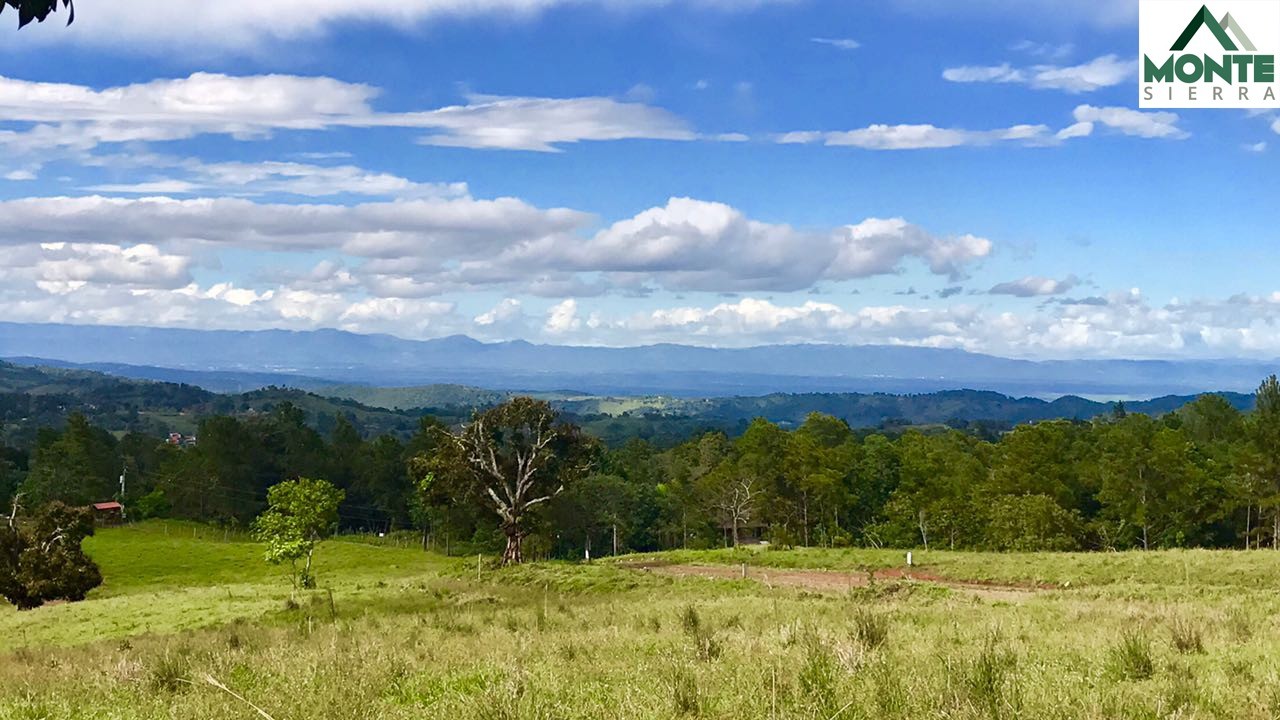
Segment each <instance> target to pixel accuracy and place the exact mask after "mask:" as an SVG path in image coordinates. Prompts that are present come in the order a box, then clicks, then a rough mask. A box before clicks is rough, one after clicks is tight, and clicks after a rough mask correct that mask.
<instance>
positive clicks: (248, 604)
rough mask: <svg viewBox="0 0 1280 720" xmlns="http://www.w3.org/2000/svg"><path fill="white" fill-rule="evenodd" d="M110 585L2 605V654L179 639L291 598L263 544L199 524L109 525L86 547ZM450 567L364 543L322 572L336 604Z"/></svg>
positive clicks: (323, 556) (334, 554)
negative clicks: (152, 637)
mask: <svg viewBox="0 0 1280 720" xmlns="http://www.w3.org/2000/svg"><path fill="white" fill-rule="evenodd" d="M85 549H86V551H87V552H88V554H89V555H90V557H92V558H93V559H94V561H95V562H97V563H98V566H99V568H100V569H101V570H102V576H103V584H102V586H101V587H99V588H98V589H96V590H94V591H93V592H92V593H91V594H90V596H89V599H88V600H87V601H85V602H80V603H60V604H54V605H50V606H47V607H43V608H39V609H37V610H34V611H29V612H23V613H20V612H18V611H16V610H14V609H13V608H12V607H10V606H7V605H0V651H4V650H12V649H14V648H17V647H24V646H44V645H74V644H81V643H86V642H91V641H94V640H101V639H108V638H120V637H127V636H131V635H137V634H142V633H162V634H163V633H172V632H175V631H178V630H186V629H191V628H199V627H207V626H211V625H218V624H223V623H226V622H229V621H231V620H234V619H237V618H250V619H251V618H255V617H258V616H261V615H262V614H263V613H267V612H269V611H272V610H277V609H278V608H279V607H280V606H281V605H282V604H283V603H284V601H285V599H287V598H288V597H290V595H291V594H292V587H291V584H290V582H289V579H288V575H287V573H286V568H285V567H283V566H273V565H269V564H267V563H266V562H264V561H263V559H262V558H263V548H262V546H261V545H258V544H257V543H253V542H249V541H246V540H244V539H242V538H235V537H234V536H228V535H227V534H225V533H224V532H223V531H221V530H218V529H216V528H209V527H204V526H201V525H197V524H194V523H179V522H151V523H143V524H140V525H134V526H129V527H123V528H105V529H102V530H99V531H98V534H97V535H96V536H94V537H92V538H89V539H87V540H86V541H85ZM446 565H447V563H445V562H444V559H443V558H440V557H437V556H433V555H428V554H426V553H423V552H421V551H417V550H412V549H405V548H396V547H389V546H379V545H374V544H369V543H362V542H343V541H333V542H329V543H325V544H324V545H323V547H322V550H321V552H320V553H318V555H317V559H316V567H317V572H318V573H319V576H320V577H321V578H322V580H323V581H324V584H325V587H326V588H329V589H332V590H333V591H334V593H335V596H336V597H338V598H344V599H345V598H358V597H360V596H361V595H368V594H374V593H375V591H376V590H377V589H378V587H379V585H380V584H381V585H385V584H387V583H396V582H400V583H403V582H406V581H407V580H409V579H412V578H415V577H421V576H426V575H434V574H435V573H436V572H437V571H439V570H440V569H441V568H443V567H445V566H446Z"/></svg>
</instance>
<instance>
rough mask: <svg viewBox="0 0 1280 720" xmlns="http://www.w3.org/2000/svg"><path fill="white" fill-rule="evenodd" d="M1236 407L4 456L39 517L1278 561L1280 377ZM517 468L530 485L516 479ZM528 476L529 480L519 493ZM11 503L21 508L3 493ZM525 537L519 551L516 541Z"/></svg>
mask: <svg viewBox="0 0 1280 720" xmlns="http://www.w3.org/2000/svg"><path fill="white" fill-rule="evenodd" d="M1256 400H1257V402H1256V409H1255V410H1254V411H1253V412H1250V413H1242V412H1240V411H1239V410H1237V409H1236V407H1235V406H1233V404H1232V403H1231V402H1229V401H1227V400H1226V399H1225V398H1223V397H1221V396H1217V395H1205V396H1202V397H1200V398H1199V399H1197V400H1196V401H1194V402H1192V403H1191V404H1189V405H1187V406H1185V407H1183V408H1181V409H1180V410H1178V411H1177V412H1174V413H1169V414H1166V415H1164V416H1161V417H1158V418H1156V417H1151V416H1148V415H1143V414H1138V413H1127V412H1125V410H1124V408H1123V406H1121V405H1118V406H1117V407H1116V409H1115V411H1114V412H1113V413H1112V414H1110V415H1109V416H1106V417H1101V418H1096V419H1094V420H1091V421H1087V422H1086V421H1068V420H1054V421H1044V422H1038V423H1032V424H1024V425H1020V426H1018V427H1016V428H1014V429H1013V430H1011V431H1008V432H1005V433H990V432H985V431H980V430H981V429H980V428H979V429H978V430H975V429H974V427H968V428H966V430H964V431H962V430H957V429H950V428H945V427H933V428H928V429H918V428H907V429H905V430H904V431H902V432H897V433H885V432H881V431H875V432H868V431H855V430H854V429H853V428H851V427H849V425H848V424H846V423H845V422H843V421H841V420H838V419H836V418H834V417H831V416H829V415H823V414H817V413H815V414H812V415H810V416H809V418H808V419H807V420H806V421H805V422H804V423H802V424H801V425H800V426H798V427H796V428H795V429H790V430H789V429H784V428H782V427H779V426H778V425H775V424H772V423H770V422H767V421H765V420H756V421H754V422H752V423H750V424H749V425H748V427H747V428H746V429H745V431H744V432H743V433H742V434H741V435H739V436H738V437H736V438H730V437H729V436H727V435H726V434H724V433H722V432H705V433H698V434H696V435H694V436H693V437H691V438H689V439H687V440H686V441H684V442H683V443H680V444H678V445H675V446H674V447H670V448H667V449H660V448H658V447H655V446H654V445H651V444H649V443H648V442H647V441H645V440H643V439H633V440H631V441H630V442H627V443H625V444H623V445H622V446H621V447H617V448H613V449H608V448H607V447H606V446H605V445H604V444H602V443H600V442H598V441H596V440H595V439H593V438H591V437H589V436H587V435H586V434H585V433H583V432H582V431H581V430H580V429H578V428H577V427H575V426H573V425H572V424H570V423H567V422H565V421H564V420H563V418H560V417H559V416H557V414H556V413H555V412H554V411H553V410H552V409H551V408H550V407H549V406H547V405H546V404H545V403H540V402H537V401H533V400H528V399H517V400H515V401H512V402H510V403H507V404H504V405H502V406H499V408H495V409H491V410H489V411H486V412H484V413H479V414H477V415H476V416H474V418H473V419H472V421H470V422H468V423H464V424H460V425H452V426H450V425H446V424H445V423H443V422H441V421H439V420H436V419H434V418H431V417H425V418H422V419H421V420H420V425H419V427H418V429H417V431H416V432H415V433H413V434H412V435H411V436H409V437H408V438H407V439H400V438H399V437H397V436H394V435H391V434H384V435H377V436H374V437H366V436H365V434H364V433H362V430H361V428H360V427H358V426H357V424H356V423H355V422H353V421H352V420H351V419H349V418H347V417H344V416H338V417H337V418H336V419H335V420H334V421H333V422H332V423H330V424H329V427H327V428H326V432H323V433H322V432H320V431H319V430H317V429H316V428H315V427H314V423H312V424H308V422H307V418H306V416H305V414H304V413H303V412H302V411H301V410H299V409H298V408H297V407H295V406H293V405H292V404H290V403H288V402H285V403H281V404H279V405H278V406H275V407H274V408H273V410H272V411H271V412H269V413H260V414H255V415H251V416H248V417H229V416H213V417H207V418H205V419H203V420H202V421H201V422H200V427H199V431H198V437H199V443H198V445H196V446H195V447H177V446H172V445H168V444H164V443H162V442H159V441H158V440H157V439H156V438H154V437H152V436H148V435H145V434H138V433H130V434H124V435H122V436H119V437H117V435H113V434H111V433H107V432H105V431H103V430H100V429H97V428H95V427H94V426H93V425H92V424H91V423H89V422H88V421H87V420H85V419H84V418H83V417H82V416H78V415H73V416H72V417H71V418H70V419H69V420H68V422H67V423H66V425H65V427H64V428H63V429H62V430H60V431H53V430H44V431H41V432H40V433H39V434H38V437H37V438H36V439H35V442H34V445H33V447H31V448H30V450H29V452H25V453H24V452H15V451H14V450H13V449H0V496H5V495H12V494H13V493H14V492H16V491H20V492H22V494H23V497H24V502H26V503H31V504H32V505H33V506H35V505H38V504H42V503H46V502H51V501H55V500H60V501H64V502H67V503H71V504H84V503H88V502H91V501H97V500H104V499H110V498H112V497H116V496H119V494H120V476H121V474H123V475H124V479H125V482H124V491H123V500H124V501H125V503H126V505H128V507H129V508H130V511H131V513H132V515H133V517H139V516H147V515H164V516H172V517H182V518H193V519H199V520H204V521H210V522H218V523H226V524H229V525H233V526H240V527H248V525H249V523H250V522H251V521H252V520H253V518H254V517H256V516H257V515H258V514H259V513H260V512H261V511H262V510H263V509H264V508H265V507H266V500H267V490H268V488H270V487H272V486H273V485H276V484H277V483H280V482H282V481H285V480H289V479H293V478H300V477H305V478H324V479H326V480H328V481H330V482H332V483H333V484H334V485H335V486H336V487H337V488H339V489H340V490H341V491H342V492H343V494H344V499H343V501H342V503H341V505H340V506H339V509H338V522H339V524H340V526H341V527H342V528H344V529H346V530H360V529H364V530H376V531H380V532H387V531H396V530H413V531H415V532H419V533H421V537H422V538H423V540H424V541H425V542H430V543H431V544H432V545H434V546H436V547H440V548H444V547H449V548H451V549H452V548H460V547H462V546H464V545H465V546H468V547H469V549H474V548H475V547H477V546H478V547H480V548H485V549H489V550H492V551H495V552H496V551H500V550H502V549H503V548H505V553H506V554H507V555H508V556H510V557H514V558H516V559H518V557H519V556H520V555H521V554H523V555H531V556H561V557H570V556H573V557H581V556H582V555H583V554H584V553H587V552H590V553H591V554H594V555H600V554H608V553H613V552H624V551H631V550H652V549H663V548H675V547H713V546H723V545H727V544H733V543H735V542H743V541H746V540H747V539H749V538H750V539H755V538H761V537H762V538H764V539H767V540H768V541H770V542H771V543H773V544H777V545H784V546H785V545H822V546H846V545H869V546H893V547H924V546H927V547H933V548H975V549H990V550H1076V549H1110V548H1116V549H1124V548H1166V547H1185V546H1206V547H1250V548H1253V547H1263V546H1267V547H1280V383H1278V382H1277V381H1276V380H1275V379H1274V378H1271V379H1268V380H1267V381H1266V382H1265V383H1263V385H1262V386H1261V387H1260V388H1259V390H1258V392H1257V398H1256ZM522 473H523V474H522ZM522 483H523V484H522ZM0 501H7V500H6V498H4V497H0ZM513 543H514V545H513Z"/></svg>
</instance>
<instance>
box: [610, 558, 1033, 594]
mask: <svg viewBox="0 0 1280 720" xmlns="http://www.w3.org/2000/svg"><path fill="white" fill-rule="evenodd" d="M622 567H626V568H629V569H632V570H638V571H642V572H651V573H657V574H659V575H669V576H672V577H702V578H708V579H714V580H753V581H755V582H759V583H762V584H764V585H767V586H769V587H794V588H801V589H804V590H814V591H818V592H842V591H846V590H849V589H852V588H861V587H868V586H869V585H870V584H871V582H872V577H871V573H868V572H862V571H855V572H844V571H831V570H796V569H790V568H771V567H755V566H750V565H748V566H745V567H744V566H741V565H737V566H734V565H677V564H673V563H663V562H658V561H654V562H635V563H624V564H623V565H622ZM875 579H876V580H878V581H910V582H924V583H931V584H934V585H942V586H944V587H948V588H951V589H953V590H960V591H963V592H966V593H969V594H972V595H975V596H977V597H981V598H984V599H988V600H1006V601H1007V600H1014V601H1017V600H1024V599H1026V598H1027V597H1030V596H1031V595H1033V594H1035V593H1036V592H1040V591H1044V590H1052V589H1054V587H1053V586H1052V585H1037V584H1032V583H1022V584H1019V583H998V582H992V581H988V580H957V579H954V578H946V577H942V576H941V575H937V574H934V573H930V572H927V571H922V570H906V569H903V568H889V569H885V570H877V571H876V572H875Z"/></svg>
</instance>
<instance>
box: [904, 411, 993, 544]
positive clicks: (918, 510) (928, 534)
mask: <svg viewBox="0 0 1280 720" xmlns="http://www.w3.org/2000/svg"><path fill="white" fill-rule="evenodd" d="M985 450H986V448H985V447H983V446H981V445H980V443H979V442H978V441H977V440H974V439H973V438H971V437H968V436H966V435H964V434H963V433H960V432H956V431H952V432H948V433H945V434H943V435H933V436H931V435H925V434H923V433H920V432H917V431H914V430H913V431H909V432H907V433H905V434H904V435H903V436H902V437H901V438H900V439H899V440H898V455H899V462H900V465H899V475H900V483H899V485H898V487H897V489H895V490H894V492H893V495H892V496H891V498H890V500H889V502H888V504H887V505H886V507H885V515H886V520H885V523H884V524H883V528H882V531H883V532H884V534H885V536H886V537H887V538H889V539H890V541H891V542H894V543H895V544H899V545H914V544H916V542H917V541H918V542H919V544H921V545H923V546H924V547H926V548H928V547H929V546H930V543H932V544H934V545H937V544H938V542H939V541H942V542H944V543H946V545H947V546H948V547H951V548H955V547H964V546H972V545H974V544H977V543H978V541H979V540H980V526H981V517H982V515H981V511H980V509H979V507H978V503H979V502H980V499H979V496H978V491H979V490H980V489H981V486H982V483H983V482H984V481H985V480H986V478H987V474H988V470H987V465H986V461H985V458H984V457H983V451H985Z"/></svg>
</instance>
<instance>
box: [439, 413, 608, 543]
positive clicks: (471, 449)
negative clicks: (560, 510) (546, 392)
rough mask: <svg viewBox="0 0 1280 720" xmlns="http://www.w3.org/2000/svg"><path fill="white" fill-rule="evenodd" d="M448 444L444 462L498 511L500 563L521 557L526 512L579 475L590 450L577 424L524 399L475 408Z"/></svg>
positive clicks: (527, 522) (527, 525) (527, 521)
mask: <svg viewBox="0 0 1280 720" xmlns="http://www.w3.org/2000/svg"><path fill="white" fill-rule="evenodd" d="M452 445H453V447H452V448H449V450H451V452H446V453H444V457H443V459H444V460H445V465H446V466H447V467H450V468H451V469H452V471H453V472H458V473H460V474H461V475H463V478H464V480H465V481H468V482H470V483H473V484H474V487H475V489H477V490H478V491H479V494H480V495H481V496H482V497H484V498H485V499H486V500H487V502H488V503H489V504H490V505H492V507H493V509H494V510H495V511H496V512H497V514H498V518H499V519H500V521H501V527H502V531H503V534H504V535H505V536H506V539H507V544H506V550H504V551H503V553H502V562H503V564H504V565H510V564H514V563H519V562H522V561H523V560H524V552H523V544H524V539H525V537H526V536H527V535H528V534H529V531H530V519H531V511H532V510H534V509H535V508H537V507H538V506H539V505H542V504H544V503H546V502H548V501H550V500H551V499H552V498H554V497H555V496H557V495H559V494H560V493H561V492H563V491H564V489H565V487H566V485H568V484H569V483H572V482H574V481H575V480H577V479H578V478H580V477H582V476H583V475H584V474H585V473H586V472H587V471H588V470H589V469H590V467H591V465H592V461H593V458H594V454H595V453H594V451H595V443H594V442H593V441H592V440H591V439H590V438H588V437H586V436H585V435H583V434H582V432H581V430H579V428H578V427H577V426H575V425H572V424H570V423H566V422H562V421H561V420H560V417H559V415H558V413H556V411H555V410H554V409H552V407H551V405H549V404H548V403H546V402H543V401H541V400H534V399H533V398H527V397H518V398H514V399H512V400H510V401H508V402H506V403H503V404H502V405H499V406H497V407H494V408H491V409H489V410H486V411H484V412H477V413H476V414H475V415H474V416H473V417H472V419H471V422H470V423H469V424H467V425H466V426H465V427H463V428H462V431H461V432H459V433H458V434H457V435H454V436H453V443H452Z"/></svg>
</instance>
